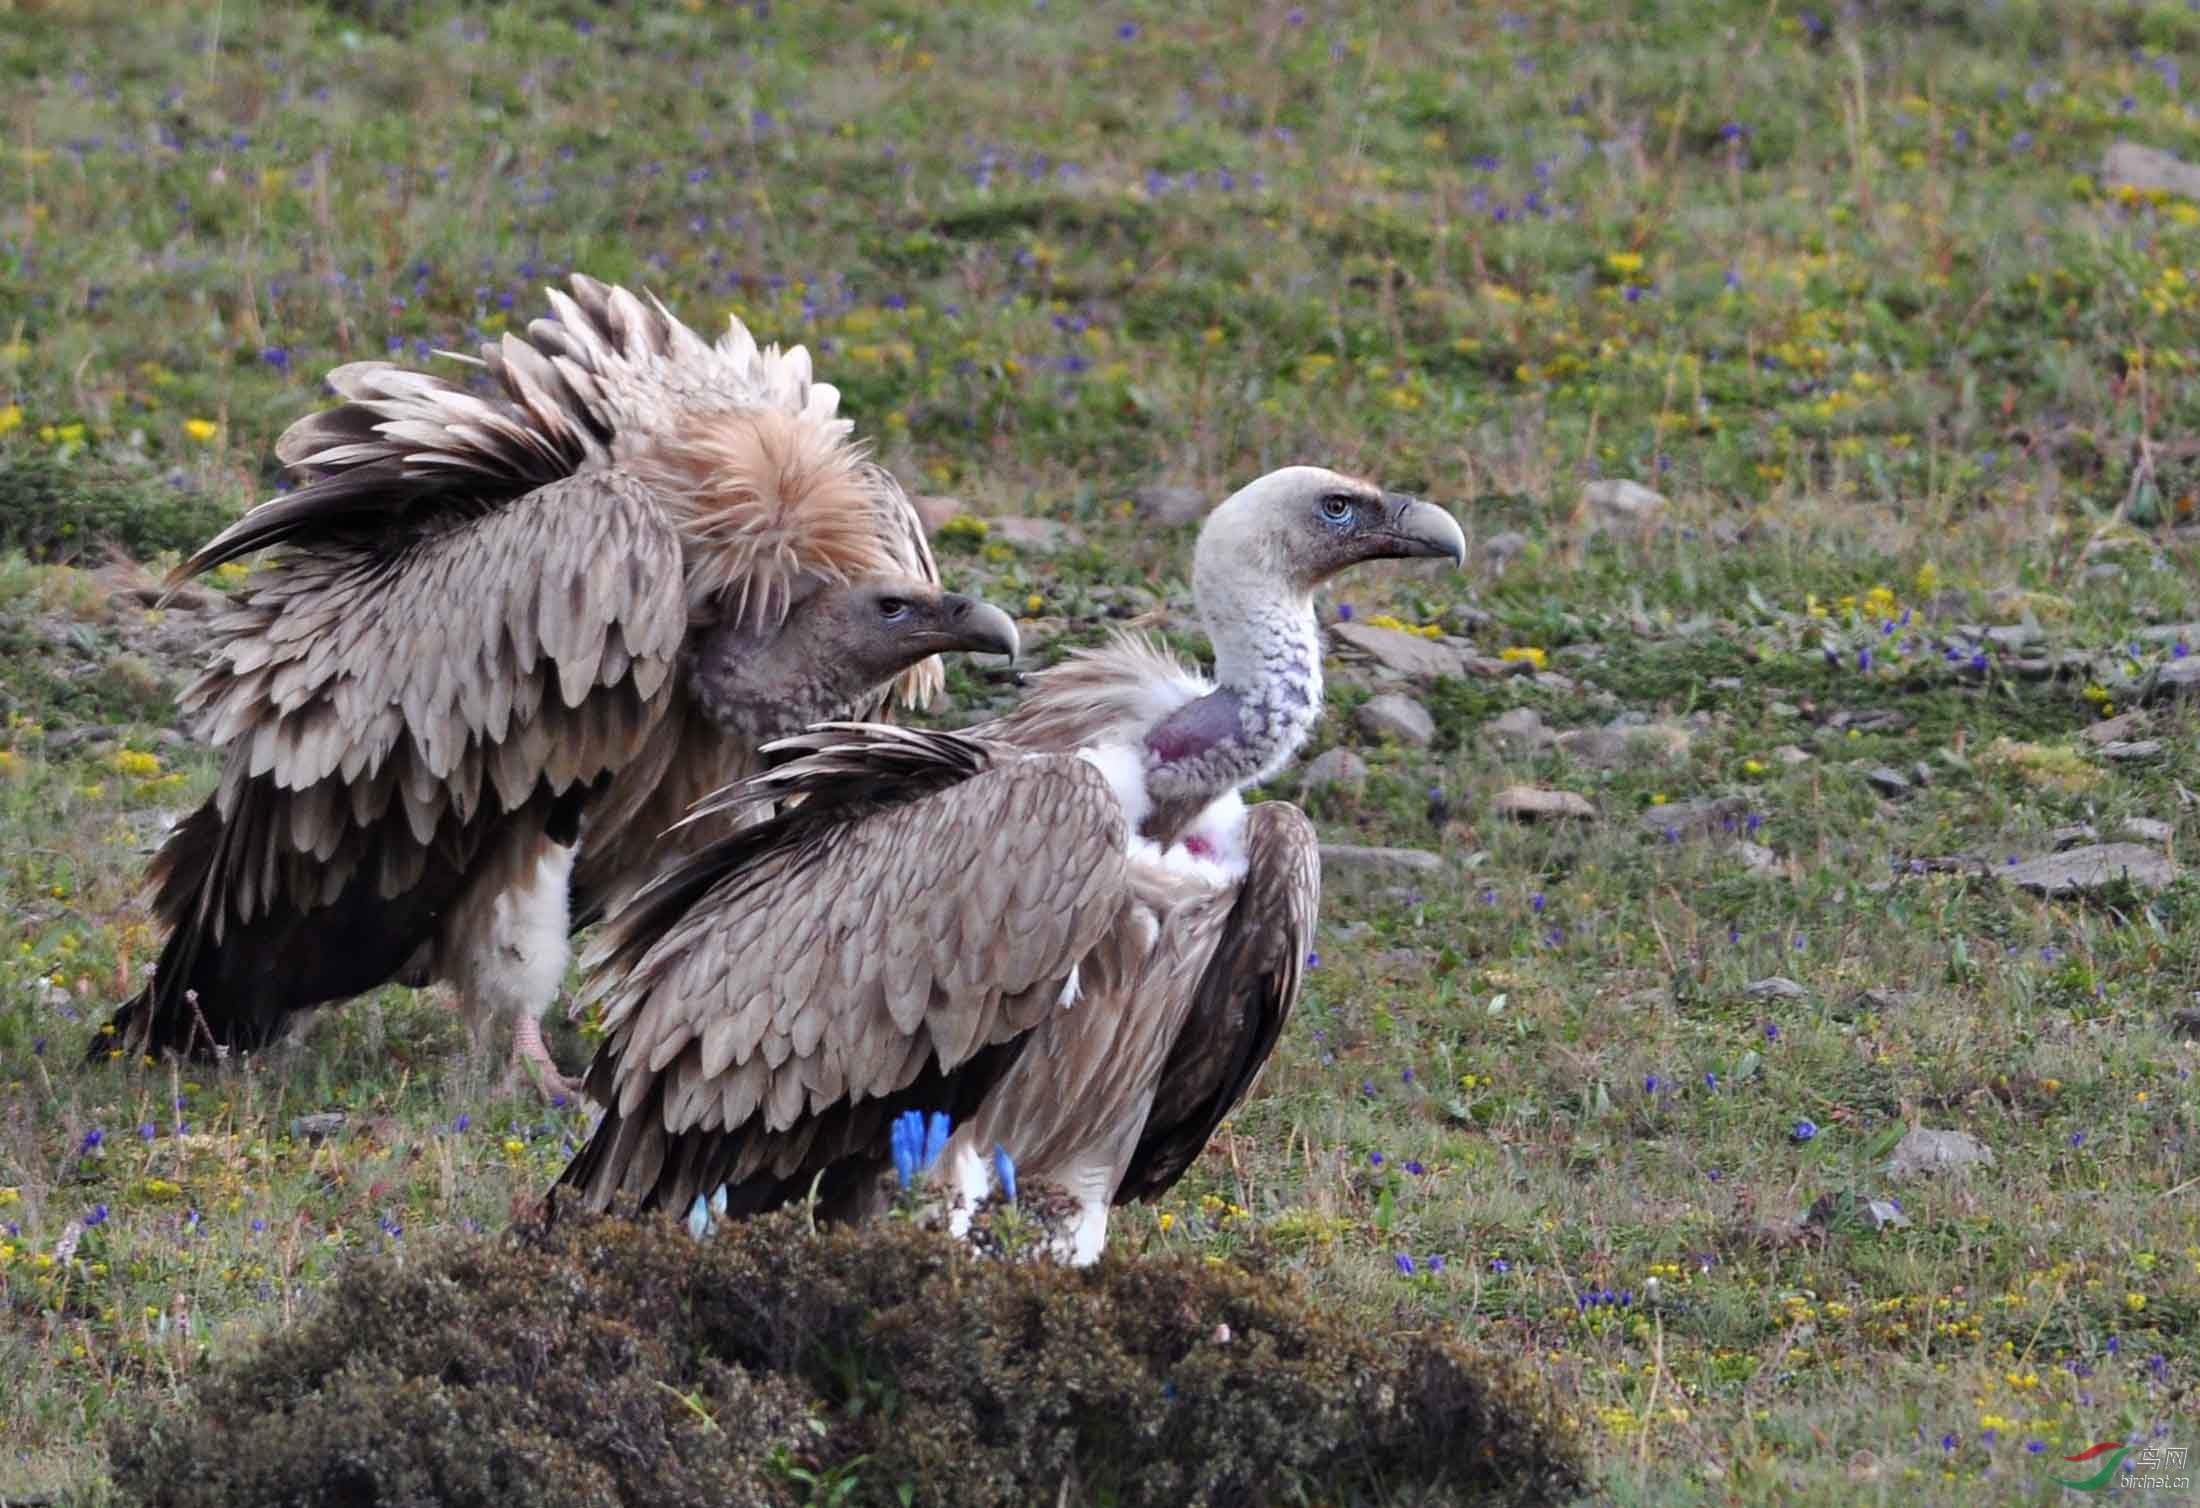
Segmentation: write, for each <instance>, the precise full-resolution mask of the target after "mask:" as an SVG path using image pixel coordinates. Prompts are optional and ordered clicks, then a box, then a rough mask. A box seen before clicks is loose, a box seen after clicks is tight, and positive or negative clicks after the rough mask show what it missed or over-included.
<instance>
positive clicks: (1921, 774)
mask: <svg viewBox="0 0 2200 1508" xmlns="http://www.w3.org/2000/svg"><path fill="white" fill-rule="evenodd" d="M1910 779H1911V780H1912V781H1913V782H1915V783H1916V784H1917V785H1919V786H1929V785H1931V784H1932V783H1933V767H1932V766H1931V765H1929V764H1927V763H1926V762H1925V761H1924V760H1922V759H1920V760H1919V761H1918V762H1917V763H1916V764H1913V765H1911V766H1910Z"/></svg>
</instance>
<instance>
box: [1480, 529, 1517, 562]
mask: <svg viewBox="0 0 2200 1508" xmlns="http://www.w3.org/2000/svg"><path fill="white" fill-rule="evenodd" d="M1527 551H1528V536H1527V535H1525V534H1522V533H1521V532H1520V531H1519V530H1517V529H1507V530H1506V531H1505V532H1504V533H1502V534H1492V535H1491V536H1490V537H1489V538H1488V539H1485V540H1483V541H1482V558H1483V559H1484V560H1486V561H1488V562H1489V563H1490V564H1491V565H1494V566H1500V567H1502V566H1505V565H1508V564H1510V563H1511V562H1513V561H1515V560H1518V559H1519V558H1520V557H1521V556H1522V555H1525V554H1526V553H1527Z"/></svg>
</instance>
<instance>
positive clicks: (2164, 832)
mask: <svg viewBox="0 0 2200 1508" xmlns="http://www.w3.org/2000/svg"><path fill="white" fill-rule="evenodd" d="M2116 836H2117V837H2119V838H2125V839H2128V840H2129V841H2131V842H2133V843H2156V844H2159V843H2167V842H2168V841H2169V840H2170V839H2172V838H2174V837H2176V836H2177V829H2176V828H2175V827H2173V826H2171V825H2170V824H2169V823H2167V822H2162V821H2159V820H2157V819H2156V818H2153V817H2126V818H2124V820H2123V821H2121V822H2119V823H2117V824H2116Z"/></svg>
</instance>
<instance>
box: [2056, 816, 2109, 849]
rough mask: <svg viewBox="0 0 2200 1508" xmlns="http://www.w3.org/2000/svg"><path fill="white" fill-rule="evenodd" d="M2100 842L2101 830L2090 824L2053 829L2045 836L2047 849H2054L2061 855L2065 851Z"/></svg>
mask: <svg viewBox="0 0 2200 1508" xmlns="http://www.w3.org/2000/svg"><path fill="white" fill-rule="evenodd" d="M2100 841H2101V830H2100V829H2099V828H2097V827H2095V826H2094V825H2093V824H2092V823H2090V822H2073V823H2071V824H2069V825H2068V826H2067V827H2058V828H2053V829H2051V830H2050V831H2049V832H2048V834H2047V844H2048V847H2050V848H2052V849H2054V851H2055V852H2057V853H2061V852H2063V851H2064V850H2065V849H2070V848H2077V847H2079V846H2080V845H2082V844H2086V843H2098V842H2100Z"/></svg>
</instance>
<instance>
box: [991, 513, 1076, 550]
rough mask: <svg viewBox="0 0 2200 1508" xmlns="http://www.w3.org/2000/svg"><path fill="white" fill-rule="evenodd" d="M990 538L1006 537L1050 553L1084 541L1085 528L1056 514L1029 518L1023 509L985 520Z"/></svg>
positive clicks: (1021, 544) (1024, 547)
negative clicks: (1057, 516)
mask: <svg viewBox="0 0 2200 1508" xmlns="http://www.w3.org/2000/svg"><path fill="white" fill-rule="evenodd" d="M986 524H987V530H986V537H987V538H988V539H1004V540H1007V541H1008V542H1009V543H1010V544H1012V545H1015V546H1016V547H1018V548H1019V549H1025V550H1037V551H1040V552H1042V553H1046V554H1051V553H1053V552H1055V551H1058V550H1069V549H1074V548H1076V547H1077V546H1078V545H1081V544H1083V543H1084V542H1085V535H1084V531H1083V530H1081V529H1079V528H1077V527H1076V526H1075V525H1074V524H1065V523H1063V522H1062V521H1061V520H1060V519H1054V518H1027V517H1025V516H1024V515H1023V514H1020V513H1008V514H1003V515H1002V516H1001V517H999V518H989V519H987V520H986Z"/></svg>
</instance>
